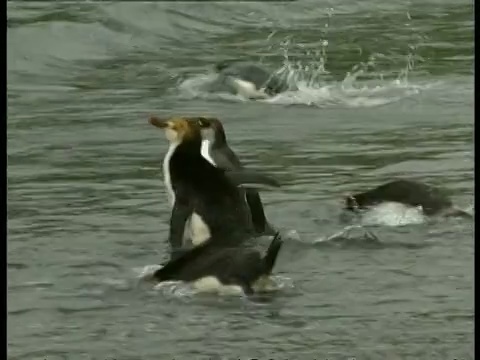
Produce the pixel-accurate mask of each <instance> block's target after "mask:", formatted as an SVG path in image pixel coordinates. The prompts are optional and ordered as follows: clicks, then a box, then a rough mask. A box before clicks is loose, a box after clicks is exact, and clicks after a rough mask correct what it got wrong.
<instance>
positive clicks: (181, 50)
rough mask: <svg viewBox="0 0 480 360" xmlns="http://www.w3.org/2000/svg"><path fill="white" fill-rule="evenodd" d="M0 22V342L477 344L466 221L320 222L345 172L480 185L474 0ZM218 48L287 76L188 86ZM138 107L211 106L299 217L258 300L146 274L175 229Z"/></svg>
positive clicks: (85, 11)
mask: <svg viewBox="0 0 480 360" xmlns="http://www.w3.org/2000/svg"><path fill="white" fill-rule="evenodd" d="M7 40H8V48H7V59H8V129H7V131H8V134H7V136H8V144H7V146H8V236H9V238H8V354H9V359H12V360H13V359H28V360H31V359H32V360H33V359H48V360H53V359H69V360H70V359H72V360H76V359H113V358H114V359H119V360H120V359H121V360H127V359H132V360H133V359H149V360H150V359H172V358H175V359H187V358H192V357H193V358H195V359H197V358H198V359H208V358H211V359H233V358H241V359H247V358H249V357H257V358H258V359H268V358H273V359H286V358H288V359H302V360H303V359H312V360H313V359H318V360H321V359H327V358H328V359H330V360H332V359H335V360H336V359H339V360H340V359H345V360H346V359H348V358H351V357H355V358H356V359H368V360H374V359H381V360H385V359H402V360H403V359H415V360H418V359H445V360H447V359H473V357H474V355H473V353H474V350H473V348H474V346H473V316H474V310H473V251H474V246H473V222H472V221H466V220H459V219H448V220H443V219H442V220H431V221H426V222H421V223H419V222H420V221H418V220H419V219H418V218H412V219H410V220H411V221H410V222H411V223H410V224H407V225H405V226H387V225H388V224H390V225H392V219H391V218H392V216H391V214H390V215H389V216H387V215H385V214H383V215H381V216H377V217H376V218H375V219H373V220H375V221H370V222H371V223H373V224H374V225H375V224H377V225H376V226H373V225H371V226H373V227H372V228H371V229H370V230H371V231H373V232H374V233H375V234H376V235H377V236H378V237H379V239H380V240H381V241H382V242H383V245H382V246H381V247H374V248H372V247H371V246H367V244H364V243H362V242H361V241H359V242H355V243H348V241H347V242H342V243H336V242H335V241H323V242H319V241H318V240H320V239H325V238H328V237H330V236H331V235H332V234H335V233H337V232H339V231H342V229H343V228H344V226H345V225H344V224H342V223H340V221H339V214H340V199H341V196H342V195H343V194H344V193H346V192H350V191H357V190H363V189H365V188H367V187H370V186H375V185H377V184H380V183H381V182H383V181H386V180H388V179H391V178H392V177H395V176H408V177H411V178H415V179H419V180H423V181H428V182H430V183H432V184H436V185H441V186H443V187H445V188H447V189H449V190H450V191H451V193H452V197H453V199H454V200H455V202H456V203H457V204H459V206H461V207H463V208H468V207H469V206H470V205H471V204H472V203H473V193H474V189H473V167H474V158H473V156H474V155H473V123H474V117H473V108H474V93H473V86H474V77H473V61H474V49H473V7H472V4H471V2H467V1H463V0H462V1H452V0H441V1H440V0H436V1H432V0H429V1H409V2H406V1H397V2H392V1H391V2H384V1H379V0H365V1H361V2H358V1H351V0H340V1H331V2H327V1H298V2H287V3H253V2H251V3H240V4H233V3H169V4H168V3H133V2H132V3H128V2H122V3H115V4H107V3H75V4H67V3H48V2H38V3H35V2H23V3H22V2H9V3H8V33H7ZM232 58H239V59H243V60H252V61H259V62H262V63H264V64H265V65H268V66H269V67H271V68H272V69H280V68H282V67H284V70H285V69H286V70H285V72H286V73H289V74H290V75H291V76H292V78H293V79H294V80H293V81H296V83H297V85H298V86H299V91H296V92H293V93H286V94H282V95H280V96H278V97H276V98H274V99H272V100H269V101H268V102H252V101H243V100H241V99H238V98H235V97H232V96H225V95H213V94H210V95H207V94H202V93H201V92H199V91H198V90H197V89H198V86H197V85H198V84H199V83H202V81H204V79H205V77H208V73H209V71H210V69H211V67H212V64H213V63H214V62H216V61H220V60H225V59H232ZM152 113H154V114H157V115H165V114H199V113H200V114H212V115H216V116H218V117H219V118H220V119H222V121H223V122H224V124H225V127H226V131H227V135H228V136H229V141H230V144H231V146H232V147H233V148H234V149H235V150H236V152H237V153H238V154H239V155H240V157H241V158H242V160H243V161H244V162H245V163H246V164H247V165H248V166H250V167H252V168H265V169H267V170H268V171H269V172H271V173H272V174H275V175H276V176H277V177H278V178H279V180H280V181H281V182H282V184H283V187H282V188H281V189H280V190H278V191H269V192H265V193H263V194H262V198H263V200H264V203H265V209H266V213H267V216H268V218H269V220H270V221H271V222H272V223H273V224H275V225H276V226H278V227H281V228H282V229H286V230H289V229H290V230H291V229H295V230H296V231H297V232H298V234H299V236H300V239H299V240H291V241H288V242H287V244H286V245H285V247H284V249H283V251H282V253H281V255H280V258H279V261H278V265H277V267H276V273H277V276H278V279H279V281H280V282H281V283H282V284H284V287H283V289H282V290H281V291H280V292H279V293H278V294H277V295H275V297H274V298H273V300H272V301H271V302H269V303H266V304H265V303H262V304H258V303H255V302H252V301H248V300H245V299H239V298H226V297H205V296H199V295H192V294H190V295H188V294H187V295H185V292H184V291H183V292H182V291H181V290H178V289H177V290H175V289H167V290H166V291H164V290H165V289H163V290H162V289H160V290H159V289H152V288H151V287H149V286H146V285H144V284H142V283H141V282H140V281H139V279H138V272H139V271H142V269H144V268H145V267H146V266H148V265H153V264H157V263H159V261H160V260H161V259H164V254H165V251H166V250H167V246H166V243H165V239H166V231H167V229H168V216H169V209H168V206H167V201H166V194H165V191H164V188H163V184H162V178H161V161H162V158H163V155H164V154H165V151H166V148H167V143H166V140H165V139H164V137H163V135H161V134H160V133H159V132H158V131H156V130H155V129H154V128H152V127H151V126H149V125H148V124H147V116H148V115H149V114H152ZM394 215H395V214H394ZM396 215H398V214H396ZM386 217H389V218H390V219H389V220H388V221H387V219H386ZM371 220H372V219H371ZM407 220H408V219H407ZM395 221H396V220H394V221H393V223H395ZM387 223H388V224H387ZM397 224H399V221H397ZM364 225H368V224H364Z"/></svg>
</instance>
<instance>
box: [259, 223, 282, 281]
mask: <svg viewBox="0 0 480 360" xmlns="http://www.w3.org/2000/svg"><path fill="white" fill-rule="evenodd" d="M282 245H283V240H282V238H281V236H280V232H277V233H276V234H275V236H274V237H273V240H272V242H271V243H270V245H269V246H268V249H267V253H266V254H265V257H264V258H263V264H264V271H265V274H271V273H272V270H273V267H274V266H275V262H276V260H277V257H278V253H279V252H280V249H281V248H282Z"/></svg>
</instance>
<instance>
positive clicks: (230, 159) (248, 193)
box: [199, 117, 276, 235]
mask: <svg viewBox="0 0 480 360" xmlns="http://www.w3.org/2000/svg"><path fill="white" fill-rule="evenodd" d="M199 119H200V121H199V125H200V126H201V128H202V129H204V131H205V129H206V131H210V130H211V131H213V141H210V140H209V139H208V137H205V136H204V137H203V141H202V150H201V153H202V155H203V157H204V158H205V159H207V160H208V161H209V162H210V163H212V164H213V165H215V166H217V167H219V168H221V169H224V170H228V171H229V170H241V169H242V168H243V165H242V163H241V162H240V160H239V158H238V157H237V155H236V154H235V153H234V152H233V150H232V149H231V148H230V147H229V146H228V144H227V136H226V134H225V130H224V128H223V125H222V123H221V121H220V120H219V119H217V118H214V117H203V118H199ZM245 197H246V201H247V204H248V207H249V208H250V212H251V215H252V222H253V225H254V227H255V231H256V232H257V233H258V234H260V235H274V234H275V232H276V231H275V229H274V228H273V227H272V226H271V225H270V224H269V223H268V221H267V219H266V217H265V212H264V209H263V205H262V200H261V198H260V195H259V193H258V191H257V190H256V189H245Z"/></svg>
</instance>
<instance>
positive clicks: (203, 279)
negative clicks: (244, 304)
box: [150, 233, 283, 295]
mask: <svg viewBox="0 0 480 360" xmlns="http://www.w3.org/2000/svg"><path fill="white" fill-rule="evenodd" d="M217 242H218V240H217V238H214V237H212V238H211V239H209V240H208V241H206V242H204V243H203V244H201V245H198V246H196V247H194V248H192V249H189V250H187V251H186V252H184V253H183V254H182V255H180V256H178V257H176V258H174V259H171V260H169V261H168V262H167V263H166V264H165V265H164V266H163V267H162V268H160V269H158V270H156V271H155V272H154V273H153V274H152V275H151V276H150V277H151V280H153V281H155V282H158V283H161V282H164V281H184V282H188V283H193V284H194V285H195V286H196V287H198V288H203V289H205V287H207V286H209V287H210V288H213V289H215V288H216V289H218V290H220V289H222V287H230V288H231V287H238V288H239V289H240V290H242V291H243V293H244V294H246V295H254V294H255V293H259V292H262V291H265V290H267V289H265V287H266V286H268V284H269V283H270V282H271V278H270V275H271V274H272V270H273V267H274V266H275V262H276V260H277V257H278V254H279V252H280V249H281V247H282V245H283V240H282V238H281V237H280V234H279V233H276V234H275V236H274V237H273V239H272V241H271V242H270V245H269V246H268V249H267V251H266V253H265V254H264V255H263V256H262V254H261V253H260V252H259V251H258V250H255V249H253V248H248V247H220V248H218V247H217V245H216V243H217ZM220 242H223V240H220ZM269 280H270V281H269ZM207 284H209V285H207Z"/></svg>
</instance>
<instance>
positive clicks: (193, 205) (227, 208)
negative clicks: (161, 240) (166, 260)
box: [149, 117, 279, 251]
mask: <svg viewBox="0 0 480 360" xmlns="http://www.w3.org/2000/svg"><path fill="white" fill-rule="evenodd" d="M149 121H150V124H152V125H154V126H155V127H158V128H161V129H163V130H164V131H165V135H166V138H167V139H168V140H169V142H170V148H169V151H168V153H167V156H165V159H164V167H163V168H164V177H165V185H166V187H167V189H168V192H169V198H170V202H171V204H172V213H171V217H170V234H169V242H170V245H171V247H172V250H174V251H175V250H177V249H180V248H182V247H183V245H185V244H184V243H183V238H184V233H185V231H186V230H187V231H189V232H190V238H191V241H192V244H193V245H194V246H196V245H199V244H201V243H203V242H204V241H206V240H207V239H209V238H211V237H214V238H222V239H225V240H223V241H224V242H225V243H226V242H228V243H229V244H234V243H237V242H241V241H243V240H244V239H245V238H248V237H253V236H254V235H255V231H254V228H253V224H252V221H251V216H250V211H249V208H248V206H247V204H246V202H245V199H244V198H243V193H242V191H240V189H239V186H242V187H252V186H253V187H255V186H258V185H259V184H261V185H267V186H270V187H279V184H278V182H277V181H276V180H274V179H272V178H271V177H269V176H266V175H262V174H260V173H258V172H253V171H247V170H246V169H241V170H232V171H225V170H223V169H220V168H217V167H215V166H214V165H212V164H211V163H209V162H208V160H206V159H205V158H204V157H203V156H202V155H201V152H200V151H201V145H202V134H201V128H200V124H199V120H198V119H191V118H190V119H187V118H182V117H180V118H169V119H160V118H157V117H151V118H150V120H149ZM218 243H220V242H218Z"/></svg>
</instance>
